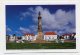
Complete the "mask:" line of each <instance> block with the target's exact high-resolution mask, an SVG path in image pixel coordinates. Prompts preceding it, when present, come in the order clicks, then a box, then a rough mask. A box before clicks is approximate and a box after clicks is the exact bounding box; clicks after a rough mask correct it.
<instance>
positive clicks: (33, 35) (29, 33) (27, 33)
mask: <svg viewBox="0 0 80 55" xmlns="http://www.w3.org/2000/svg"><path fill="white" fill-rule="evenodd" d="M24 35H31V36H34V34H33V33H26V34H24Z"/></svg>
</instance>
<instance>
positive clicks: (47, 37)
mask: <svg viewBox="0 0 80 55" xmlns="http://www.w3.org/2000/svg"><path fill="white" fill-rule="evenodd" d="M56 39H57V34H56V33H55V32H46V33H45V34H44V40H46V41H55V40H56Z"/></svg>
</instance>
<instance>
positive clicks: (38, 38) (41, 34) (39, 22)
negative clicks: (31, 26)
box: [37, 12, 43, 40]
mask: <svg viewBox="0 0 80 55" xmlns="http://www.w3.org/2000/svg"><path fill="white" fill-rule="evenodd" d="M37 40H43V32H42V17H41V13H40V12H39V13H38V36H37Z"/></svg>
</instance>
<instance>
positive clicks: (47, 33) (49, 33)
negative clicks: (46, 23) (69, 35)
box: [45, 32, 56, 35]
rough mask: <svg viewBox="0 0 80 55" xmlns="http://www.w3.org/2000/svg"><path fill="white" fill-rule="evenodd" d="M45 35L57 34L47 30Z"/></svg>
mask: <svg viewBox="0 0 80 55" xmlns="http://www.w3.org/2000/svg"><path fill="white" fill-rule="evenodd" d="M45 35H56V33H55V32H46V33H45Z"/></svg>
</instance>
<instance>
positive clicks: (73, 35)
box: [62, 33, 76, 40]
mask: <svg viewBox="0 0 80 55" xmlns="http://www.w3.org/2000/svg"><path fill="white" fill-rule="evenodd" d="M75 35H76V34H75V33H71V34H64V35H62V36H63V37H64V39H65V40H73V39H76V36H75Z"/></svg>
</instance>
